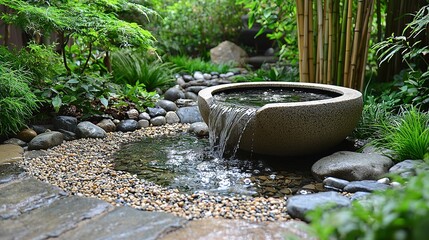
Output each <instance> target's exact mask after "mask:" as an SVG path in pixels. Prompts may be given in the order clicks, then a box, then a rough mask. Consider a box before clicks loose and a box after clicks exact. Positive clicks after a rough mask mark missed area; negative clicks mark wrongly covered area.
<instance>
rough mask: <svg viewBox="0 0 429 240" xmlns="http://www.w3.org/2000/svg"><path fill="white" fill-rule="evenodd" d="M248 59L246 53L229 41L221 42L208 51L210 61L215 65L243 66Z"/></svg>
mask: <svg viewBox="0 0 429 240" xmlns="http://www.w3.org/2000/svg"><path fill="white" fill-rule="evenodd" d="M248 57H249V56H248V55H247V53H246V51H244V50H243V49H242V48H240V47H239V46H237V45H236V44H234V43H232V42H230V41H224V42H221V43H220V44H219V45H218V46H216V47H214V48H212V49H210V58H211V61H212V62H213V63H216V64H222V63H230V62H233V63H236V64H237V65H239V66H243V65H245V61H246V59H247V58H248Z"/></svg>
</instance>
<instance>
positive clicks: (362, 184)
mask: <svg viewBox="0 0 429 240" xmlns="http://www.w3.org/2000/svg"><path fill="white" fill-rule="evenodd" d="M388 188H389V185H386V184H384V183H379V182H377V181H373V180H362V181H352V182H350V183H349V184H347V185H346V186H345V187H344V191H346V192H350V193H354V192H373V191H382V190H386V189H388Z"/></svg>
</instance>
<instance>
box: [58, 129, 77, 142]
mask: <svg viewBox="0 0 429 240" xmlns="http://www.w3.org/2000/svg"><path fill="white" fill-rule="evenodd" d="M58 132H60V133H62V134H63V136H64V140H66V141H73V140H76V139H77V135H76V133H74V132H70V131H67V130H64V129H58Z"/></svg>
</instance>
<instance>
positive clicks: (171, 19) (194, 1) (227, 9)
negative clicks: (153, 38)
mask: <svg viewBox="0 0 429 240" xmlns="http://www.w3.org/2000/svg"><path fill="white" fill-rule="evenodd" d="M167 4H168V5H167ZM161 7H163V9H156V10H157V11H158V12H159V13H160V15H161V16H162V17H163V21H162V23H161V27H159V28H157V31H155V32H156V35H157V38H158V40H159V42H160V43H161V44H162V47H163V48H164V49H165V50H166V51H167V52H168V53H173V54H178V53H179V54H190V55H193V56H204V57H207V56H208V50H209V49H210V48H212V47H214V46H216V45H217V44H219V43H220V42H222V41H224V40H234V39H235V38H236V37H237V36H238V32H239V31H240V28H241V25H242V24H241V19H240V17H241V15H243V14H244V10H243V8H242V7H241V6H240V5H236V4H235V0H178V1H167V2H166V3H165V5H163V6H161Z"/></svg>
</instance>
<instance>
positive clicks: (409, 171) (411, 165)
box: [389, 160, 425, 178]
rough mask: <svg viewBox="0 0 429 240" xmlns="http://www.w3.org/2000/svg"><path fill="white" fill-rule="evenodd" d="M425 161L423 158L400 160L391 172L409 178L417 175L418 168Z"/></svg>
mask: <svg viewBox="0 0 429 240" xmlns="http://www.w3.org/2000/svg"><path fill="white" fill-rule="evenodd" d="M424 163H425V162H424V161H423V160H405V161H402V162H399V163H397V164H395V165H394V166H392V167H391V168H390V169H389V173H392V174H397V175H399V176H401V177H403V178H409V177H411V176H415V175H416V169H418V168H419V167H421V166H422V165H423V164H424Z"/></svg>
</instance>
